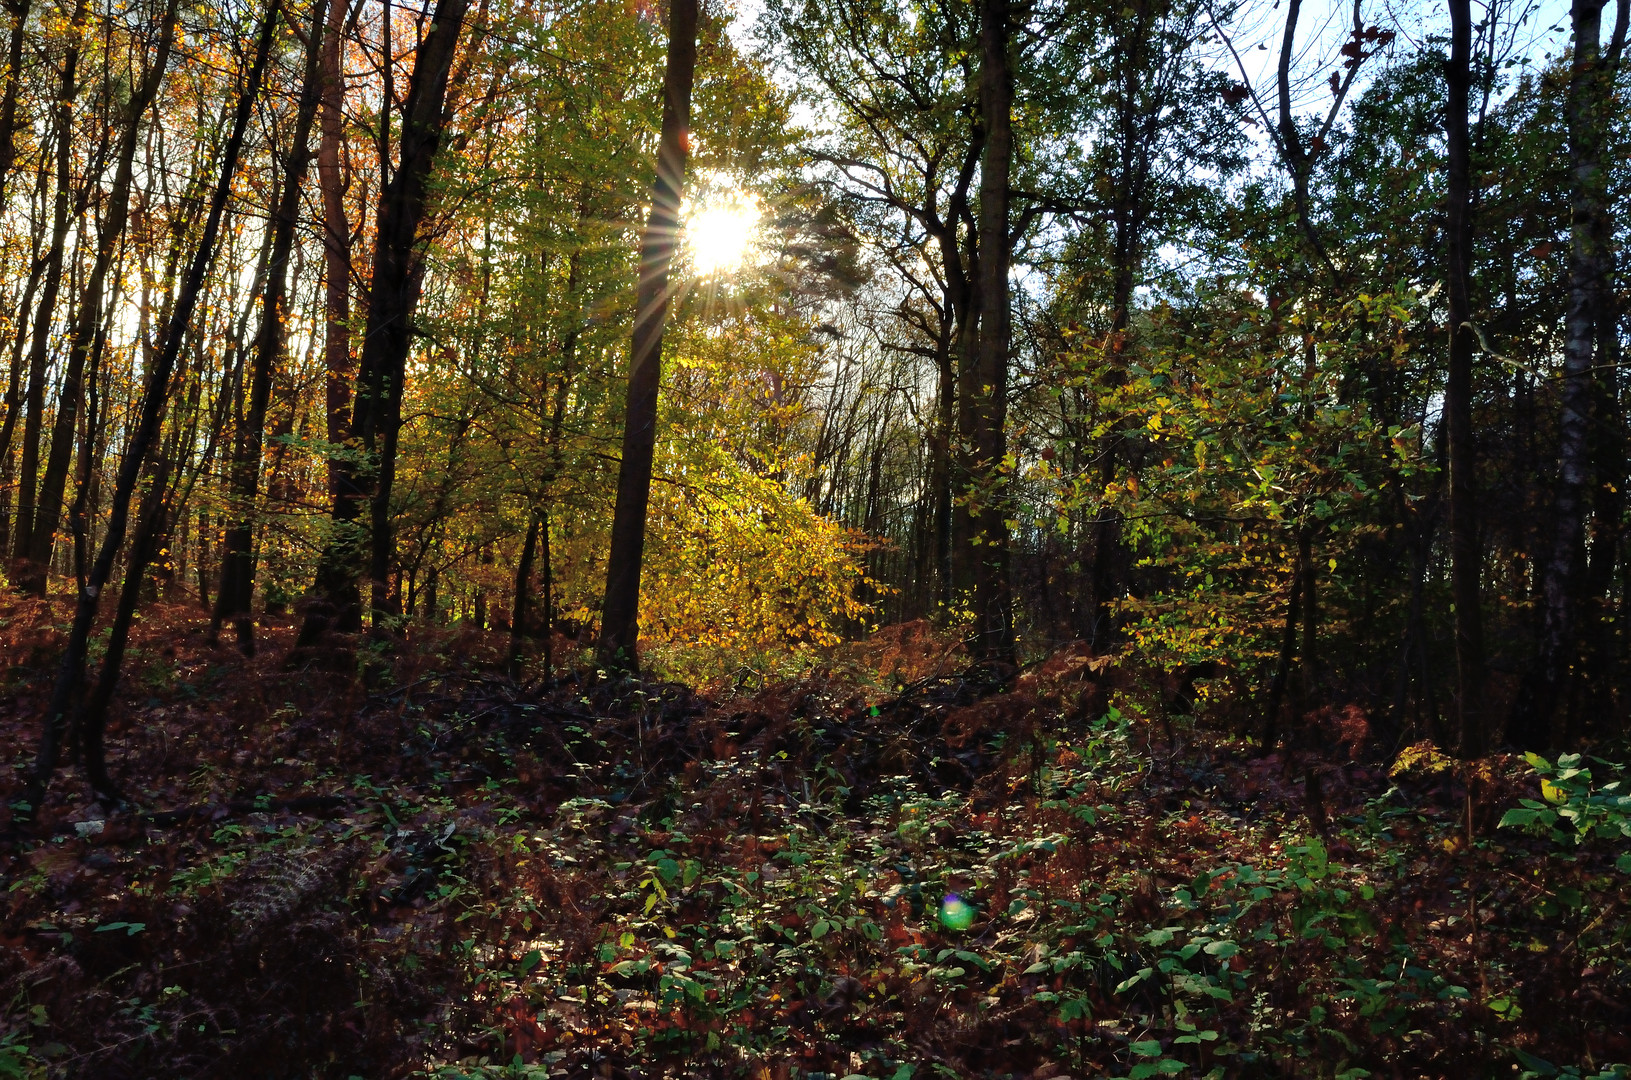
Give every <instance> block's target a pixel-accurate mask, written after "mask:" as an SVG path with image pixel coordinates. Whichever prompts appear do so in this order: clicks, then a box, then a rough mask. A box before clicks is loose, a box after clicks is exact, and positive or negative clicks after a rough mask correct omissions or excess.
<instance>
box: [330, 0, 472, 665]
mask: <svg viewBox="0 0 1631 1080" xmlns="http://www.w3.org/2000/svg"><path fill="white" fill-rule="evenodd" d="M468 8H469V0H440V2H439V3H438V4H437V5H436V14H435V15H434V16H433V17H432V19H431V25H430V28H429V30H428V31H427V33H426V35H425V39H424V41H423V42H422V43H421V45H420V47H419V51H418V55H417V56H416V58H415V60H414V69H413V75H412V77H411V78H410V80H409V83H408V99H407V102H406V104H405V106H404V109H403V117H402V127H401V137H400V148H401V149H400V153H399V155H398V166H397V169H396V172H395V173H394V174H393V175H392V176H391V179H390V182H389V183H388V184H386V186H385V188H384V189H383V190H382V191H381V192H380V209H379V228H378V234H377V236H376V239H375V246H374V267H373V274H372V279H371V282H370V289H369V296H368V325H367V330H366V333H365V335H364V338H363V346H362V356H361V358H360V360H359V363H358V371H357V393H356V399H355V406H354V408H355V411H354V413H353V416H352V424H351V427H352V437H353V439H354V440H355V441H356V442H357V443H359V444H360V447H358V448H359V449H360V450H361V451H362V455H363V456H364V457H365V458H366V464H365V465H364V466H363V467H360V468H359V466H358V464H357V463H355V462H353V461H351V460H349V459H347V460H343V461H339V462H337V463H336V468H335V472H336V473H337V474H338V475H337V478H336V479H337V487H338V494H337V496H336V498H335V503H334V513H333V517H334V528H335V532H334V535H333V536H332V537H331V538H330V540H329V542H328V545H327V547H326V548H325V550H324V552H323V555H322V559H321V561H320V564H319V567H318V574H317V582H316V591H317V593H318V598H317V603H314V604H313V605H312V606H311V608H310V609H309V610H308V611H307V614H306V620H305V623H304V624H303V625H302V627H301V630H300V643H301V644H302V645H310V644H312V643H313V642H315V641H316V640H317V639H318V638H319V637H320V636H321V635H322V633H323V631H324V630H326V629H328V628H329V627H330V626H333V627H334V628H336V629H340V630H352V629H356V628H357V627H358V626H359V625H360V623H361V611H360V610H359V605H360V592H359V590H358V583H357V578H358V572H359V570H360V569H361V566H360V565H359V563H360V561H361V556H362V554H363V552H364V551H365V550H366V551H367V552H368V553H369V556H368V560H367V562H368V571H369V577H370V578H371V579H372V582H373V600H372V607H373V611H374V615H375V620H376V623H382V621H383V620H384V619H386V618H388V617H390V616H391V615H394V614H396V613H397V609H398V608H399V606H400V605H399V603H398V602H397V598H396V597H395V595H394V594H393V593H392V592H391V589H390V581H389V578H390V571H391V564H392V561H393V556H394V554H395V547H396V545H395V533H394V531H393V530H392V528H391V517H390V508H391V487H392V482H393V479H394V477H395V471H396V442H397V432H398V429H399V428H400V426H401V412H402V381H403V376H404V373H405V370H406V366H407V360H408V353H409V351H410V350H411V348H412V346H413V313H414V308H415V307H416V306H417V305H418V302H419V288H420V284H421V280H422V277H423V272H424V258H423V252H422V251H421V250H420V246H419V227H420V224H421V223H422V221H423V220H424V217H425V211H426V208H427V205H428V196H429V181H430V173H431V167H432V166H433V165H434V164H435V158H436V150H437V148H438V147H439V146H440V145H441V140H442V133H443V129H444V127H445V126H446V122H447V116H446V115H445V104H446V100H447V85H448V76H449V73H450V72H451V71H452V68H453V58H454V54H455V52H456V51H457V49H458V43H459V35H460V32H461V31H462V29H463V27H464V16H465V12H466V11H467V10H468ZM331 287H332V284H331ZM370 473H371V474H372V475H369V474H370ZM365 504H366V505H368V506H369V507H370V510H371V513H370V519H371V524H372V535H371V537H370V538H369V539H370V542H369V543H368V544H364V542H363V540H364V533H365V531H366V530H365V529H364V528H363V526H362V523H361V522H360V521H359V519H360V518H361V516H362V510H363V506H364V505H365Z"/></svg>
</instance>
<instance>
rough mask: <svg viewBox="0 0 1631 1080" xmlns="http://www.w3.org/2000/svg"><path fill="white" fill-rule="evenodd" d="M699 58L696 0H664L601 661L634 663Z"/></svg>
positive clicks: (623, 667) (635, 666) (633, 667)
mask: <svg viewBox="0 0 1631 1080" xmlns="http://www.w3.org/2000/svg"><path fill="white" fill-rule="evenodd" d="M696 64H697V0H669V7H668V62H667V67H666V70H665V71H664V74H663V122H662V131H661V134H660V135H659V140H658V144H657V177H656V179H655V181H653V183H652V185H651V216H650V217H649V218H648V219H647V220H646V228H645V233H644V235H643V237H642V238H641V242H640V282H639V286H638V288H637V290H636V294H635V295H636V299H635V312H634V333H633V341H632V344H631V348H630V357H629V386H628V398H627V404H626V406H625V410H624V416H623V460H622V464H621V465H620V466H619V468H618V472H617V503H616V506H615V509H614V510H613V513H612V537H611V551H610V554H609V556H608V559H607V563H606V598H605V602H604V605H603V607H602V611H601V624H600V643H599V654H600V662H601V664H602V665H604V666H606V667H607V668H609V669H613V670H620V671H630V672H632V671H638V670H639V663H640V661H639V654H638V652H637V649H638V642H639V615H640V569H641V563H642V561H643V559H644V555H645V544H646V507H647V506H648V504H649V503H650V500H651V465H652V459H653V457H654V455H655V452H656V446H657V390H658V387H659V385H660V384H661V382H662V352H663V327H664V324H665V323H666V321H667V319H668V301H669V289H668V275H669V267H670V265H671V264H672V263H673V260H674V248H675V245H676V243H677V241H678V239H679V228H680V199H681V197H682V192H683V190H684V187H685V164H686V159H687V157H688V155H689V152H690V143H691V138H690V126H691V83H692V80H693V77H694V75H695V73H696Z"/></svg>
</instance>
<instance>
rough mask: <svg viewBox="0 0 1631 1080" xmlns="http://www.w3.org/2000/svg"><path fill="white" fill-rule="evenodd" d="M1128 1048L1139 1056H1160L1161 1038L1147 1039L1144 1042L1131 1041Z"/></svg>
mask: <svg viewBox="0 0 1631 1080" xmlns="http://www.w3.org/2000/svg"><path fill="white" fill-rule="evenodd" d="M1127 1049H1129V1050H1131V1051H1132V1052H1133V1053H1135V1054H1137V1055H1138V1056H1139V1057H1160V1056H1161V1040H1160V1039H1145V1040H1143V1041H1142V1042H1135V1043H1129V1044H1128V1046H1127Z"/></svg>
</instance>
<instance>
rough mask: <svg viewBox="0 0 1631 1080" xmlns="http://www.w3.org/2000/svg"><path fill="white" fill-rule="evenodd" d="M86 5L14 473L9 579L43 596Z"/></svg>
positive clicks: (60, 109)
mask: <svg viewBox="0 0 1631 1080" xmlns="http://www.w3.org/2000/svg"><path fill="white" fill-rule="evenodd" d="M85 12H86V3H85V0H80V2H79V5H78V9H77V10H76V11H75V12H74V20H73V28H72V30H71V33H72V34H73V40H71V41H70V43H69V45H68V54H67V56H66V57H64V59H63V66H62V84H61V88H60V89H59V91H58V96H57V101H56V108H55V110H54V111H55V114H56V115H55V127H56V136H57V145H56V162H57V188H56V197H55V199H54V200H53V202H52V206H51V247H50V248H49V249H47V251H46V256H45V258H46V263H45V278H44V283H43V285H42V286H41V289H40V301H39V305H38V306H37V307H36V308H35V309H34V312H35V314H34V335H33V339H32V341H31V342H30V345H29V359H28V390H27V395H26V397H25V398H24V405H25V406H26V407H27V409H28V413H27V417H26V418H25V419H24V421H23V455H22V457H23V460H22V468H21V469H20V470H19V476H18V490H17V528H16V529H15V531H14V532H13V534H12V538H11V543H12V556H13V557H14V558H15V559H16V560H17V562H18V564H19V566H18V570H19V573H18V574H17V575H16V577H15V578H14V580H15V581H16V582H17V584H18V586H19V587H20V588H22V589H24V591H27V592H32V593H34V594H36V595H40V596H43V595H44V594H45V578H44V576H43V575H40V576H39V578H38V580H37V581H36V580H35V575H33V574H30V573H28V572H27V569H28V568H27V567H26V566H25V565H24V560H26V559H27V558H28V555H29V552H30V551H31V550H33V539H34V506H35V502H34V496H35V491H36V485H37V483H38V481H39V463H40V432H41V430H42V429H43V428H44V425H45V375H46V369H47V367H48V366H49V361H50V358H51V321H52V319H53V318H54V317H55V315H56V307H57V291H58V290H59V289H60V288H61V287H62V258H63V249H64V248H65V247H66V246H67V243H68V194H69V181H70V178H71V175H72V173H71V171H70V154H69V149H70V147H71V146H72V145H73V137H74V130H73V128H74V98H75V97H76V96H77V95H78V93H79V78H78V73H79V53H80V43H79V34H80V33H81V32H82V30H83V27H84V22H85Z"/></svg>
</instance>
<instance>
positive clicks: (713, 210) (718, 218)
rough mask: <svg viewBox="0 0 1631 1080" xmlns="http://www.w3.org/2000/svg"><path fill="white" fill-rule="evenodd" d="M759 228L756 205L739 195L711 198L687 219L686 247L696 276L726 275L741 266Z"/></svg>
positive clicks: (732, 194) (694, 209) (719, 195)
mask: <svg viewBox="0 0 1631 1080" xmlns="http://www.w3.org/2000/svg"><path fill="white" fill-rule="evenodd" d="M758 225H759V206H758V204H757V202H755V201H754V200H753V199H752V198H750V197H747V196H744V195H741V194H740V193H738V192H734V191H732V192H723V193H720V194H718V195H715V196H713V197H712V198H710V199H708V200H707V201H706V202H704V203H702V204H701V205H700V206H697V207H694V208H693V209H692V211H691V213H689V214H688V215H687V216H686V223H685V235H686V241H687V243H686V246H687V247H689V248H690V251H691V266H692V268H693V269H694V270H695V271H696V273H697V275H698V276H699V277H711V276H716V275H719V274H728V273H730V272H731V271H733V270H736V269H738V268H740V267H741V265H742V263H743V262H744V261H745V260H746V258H747V255H748V251H749V249H750V248H751V247H752V245H753V234H754V230H755V229H756V228H757V227H758Z"/></svg>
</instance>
